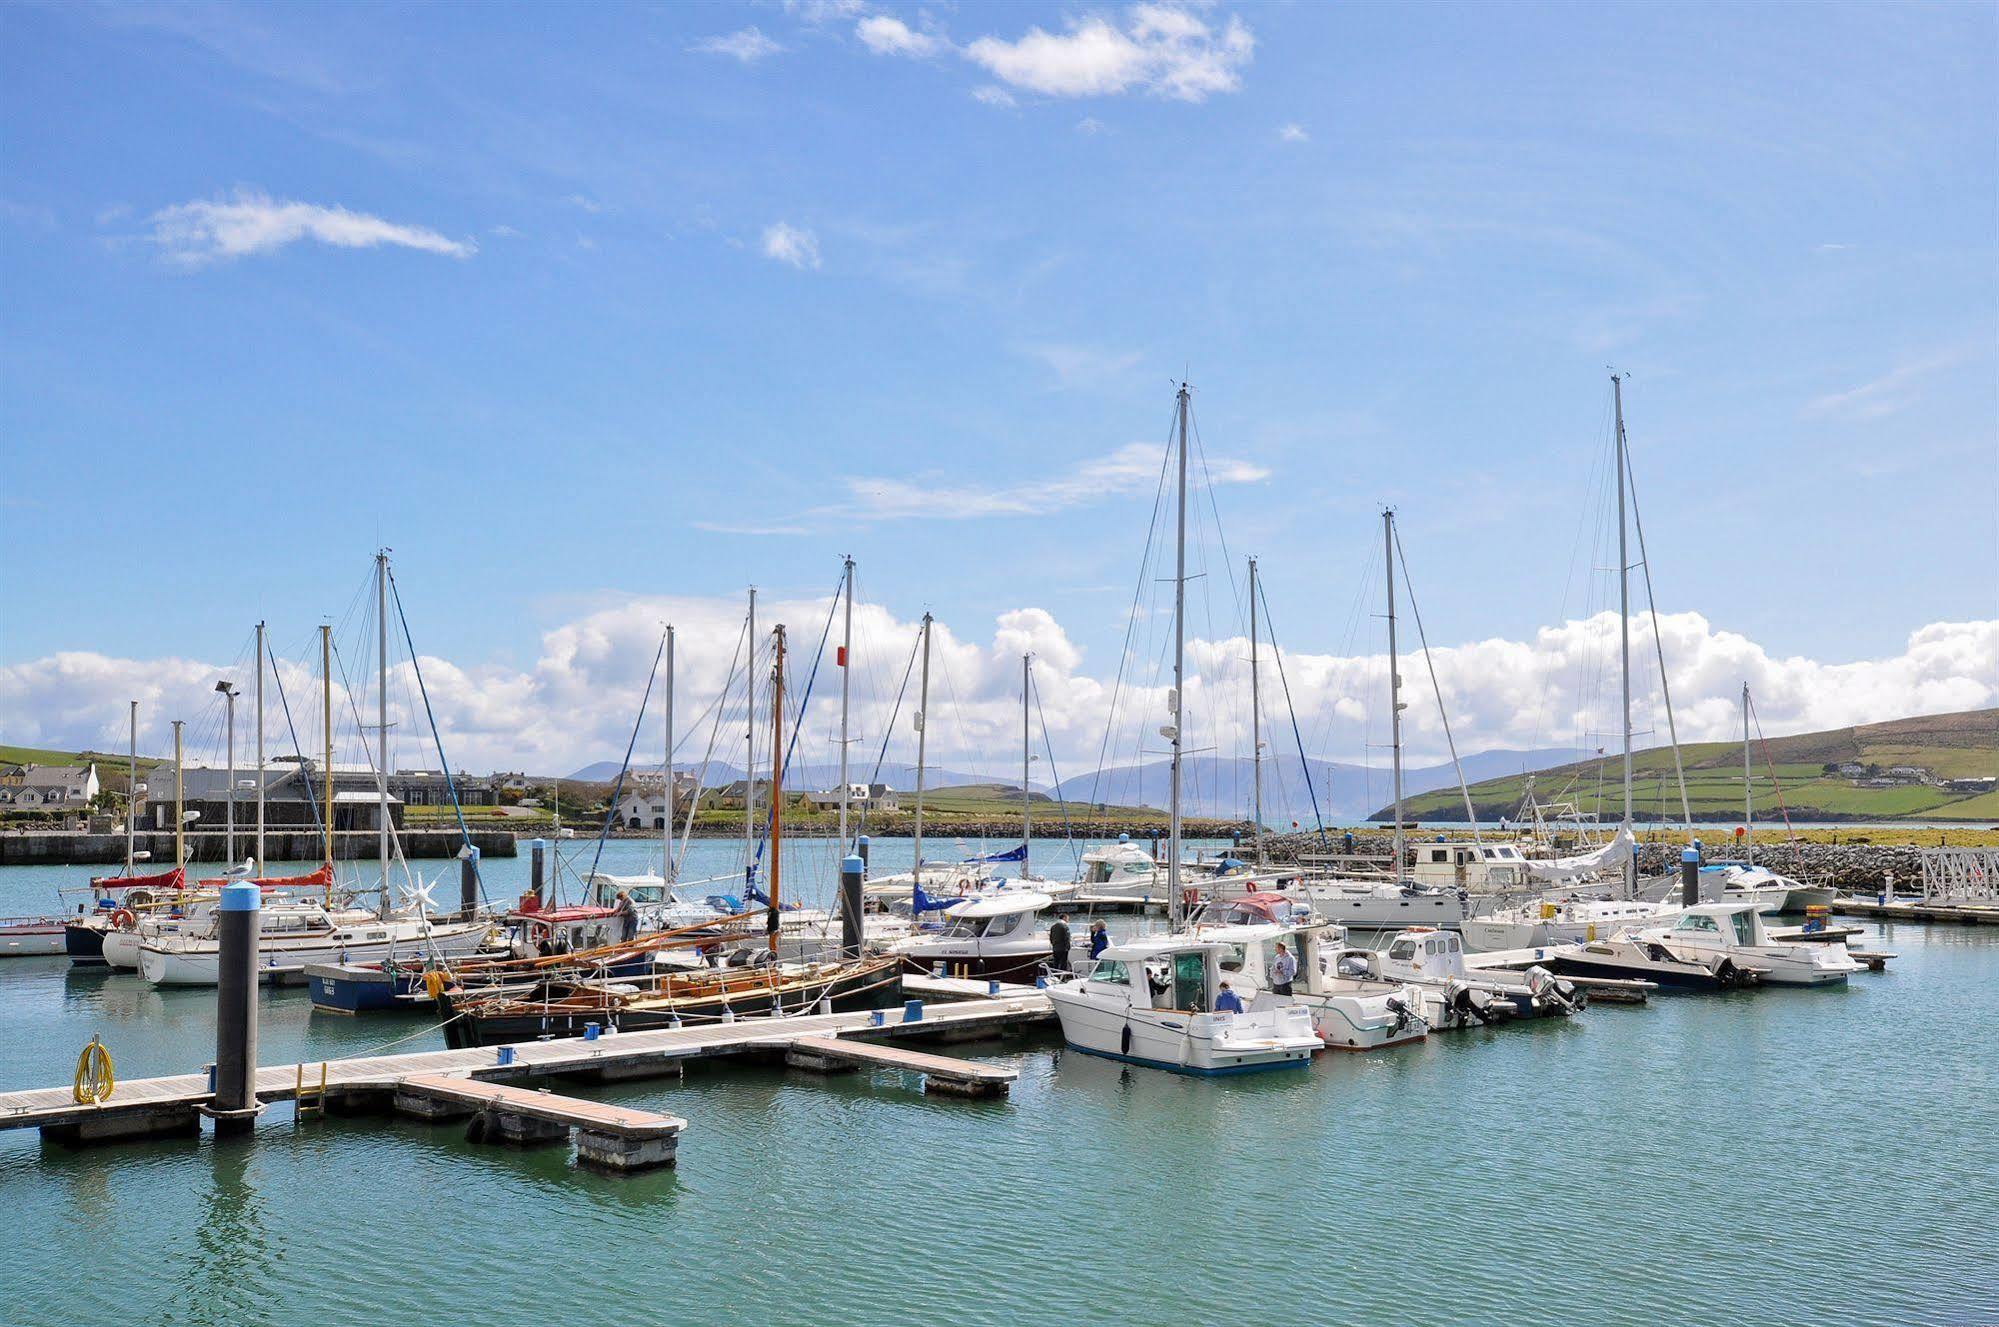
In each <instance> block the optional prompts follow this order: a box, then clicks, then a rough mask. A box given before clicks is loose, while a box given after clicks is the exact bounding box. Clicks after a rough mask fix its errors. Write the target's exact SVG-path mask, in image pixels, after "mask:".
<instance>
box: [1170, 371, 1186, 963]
mask: <svg viewBox="0 0 1999 1327" xmlns="http://www.w3.org/2000/svg"><path fill="white" fill-rule="evenodd" d="M1175 401H1176V403H1177V404H1178V407H1179V415H1180V419H1179V431H1180V446H1179V449H1178V450H1179V453H1180V459H1179V501H1178V506H1177V508H1176V513H1175V522H1176V524H1175V527H1174V530H1175V533H1174V542H1173V692H1172V695H1171V696H1170V697H1169V698H1168V700H1167V706H1166V708H1167V710H1168V711H1169V713H1170V714H1171V716H1172V722H1171V723H1169V724H1168V725H1167V726H1168V729H1169V730H1170V736H1171V738H1172V742H1173V765H1172V772H1171V775H1170V777H1169V778H1168V780H1167V789H1166V823H1167V834H1166V845H1167V846H1166V853H1167V856H1166V894H1167V899H1166V907H1167V910H1168V911H1167V917H1168V920H1169V923H1170V924H1171V926H1172V929H1174V930H1178V929H1180V922H1181V919H1182V917H1183V916H1184V913H1185V909H1183V908H1182V907H1181V906H1180V745H1181V737H1182V735H1183V734H1182V731H1181V730H1182V728H1183V727H1184V725H1183V724H1182V723H1181V721H1180V715H1181V706H1182V695H1181V689H1182V687H1184V686H1185V683H1186V663H1187V621H1186V619H1187V384H1186V383H1184V382H1183V383H1181V384H1180V391H1179V394H1178V396H1177V397H1175Z"/></svg>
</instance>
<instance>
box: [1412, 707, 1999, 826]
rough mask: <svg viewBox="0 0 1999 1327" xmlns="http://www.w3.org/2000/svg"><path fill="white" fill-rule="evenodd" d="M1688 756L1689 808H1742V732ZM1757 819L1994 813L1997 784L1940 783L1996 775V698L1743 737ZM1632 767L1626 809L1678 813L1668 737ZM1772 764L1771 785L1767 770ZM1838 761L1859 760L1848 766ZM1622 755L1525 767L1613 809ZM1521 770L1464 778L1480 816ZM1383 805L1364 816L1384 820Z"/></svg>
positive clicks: (1423, 810) (1541, 788)
mask: <svg viewBox="0 0 1999 1327" xmlns="http://www.w3.org/2000/svg"><path fill="white" fill-rule="evenodd" d="M1680 755H1681V759H1682V760H1683V761H1684V762H1685V764H1686V771H1687V800H1688V801H1689V803H1691V805H1692V807H1693V813H1694V818H1695V819H1696V820H1710V821H1723V822H1726V821H1729V820H1734V819H1739V818H1740V817H1741V815H1742V746H1741V744H1740V743H1738V742H1695V743H1690V744H1688V745H1686V746H1683V747H1681V748H1680ZM1751 760H1752V762H1753V772H1754V775H1755V808H1756V818H1757V820H1758V821H1763V820H1775V819H1780V818H1781V817H1782V815H1783V813H1784V808H1788V809H1789V811H1790V814H1791V817H1792V819H1794V820H1897V819H1913V820H1964V821H1995V822H1999V791H1988V792H1966V791H1954V790H1952V789H1950V788H1947V787H1946V786H1944V785H1945V783H1946V782H1947V781H1948V780H1951V779H1967V778H1979V777H1989V776H1995V775H1999V710H1970V711H1966V712H1963V713H1959V714H1931V715H1924V716H1922V717H1920V718H1914V719H1896V720H1894V721H1892V722H1889V723H1873V724H1867V725H1865V726H1862V727H1859V728H1835V729H1832V730H1830V731H1827V732H1822V733H1800V734H1797V735H1795V736H1791V737H1773V738H1771V739H1770V740H1769V742H1768V743H1767V745H1766V744H1764V743H1761V742H1759V743H1756V744H1755V745H1754V746H1753V747H1752V748H1751ZM1632 764H1633V768H1634V771H1635V774H1634V787H1633V805H1634V811H1633V814H1634V815H1635V816H1636V817H1637V818H1638V819H1640V820H1678V819H1679V818H1680V795H1679V787H1678V784H1677V783H1676V781H1675V779H1674V777H1673V751H1672V748H1671V747H1654V748H1652V749H1650V750H1647V751H1640V752H1638V753H1637V754H1636V755H1634V756H1633V757H1632ZM1773 765H1774V766H1775V770H1776V778H1777V782H1778V783H1779V784H1781V794H1780V791H1779V788H1778V787H1776V786H1773V784H1772V781H1771V768H1772V766H1773ZM1841 765H1849V766H1851V765H1858V766H1860V767H1862V773H1861V774H1860V775H1859V776H1858V777H1856V776H1854V775H1852V774H1850V773H1846V774H1842V773H1840V772H1839V770H1838V767H1839V766H1841ZM1621 766H1622V761H1621V760H1620V758H1619V757H1618V755H1617V754H1616V753H1615V752H1609V753H1606V754H1605V755H1604V756H1603V757H1601V758H1600V759H1591V760H1585V761H1578V762H1577V763H1575V764H1572V765H1562V766H1559V767H1557V768H1554V769H1547V770H1542V771H1541V772H1540V773H1539V774H1536V775H1534V776H1533V786H1534V795H1535V798H1536V799H1537V800H1538V801H1539V802H1540V803H1541V804H1542V805H1543V806H1544V807H1545V806H1547V805H1548V804H1550V803H1553V802H1568V803H1573V804H1574V805H1575V806H1576V808H1577V809H1578V810H1579V811H1581V812H1582V813H1583V814H1584V815H1592V814H1594V815H1596V816H1597V817H1598V818H1600V819H1602V820H1615V819H1617V818H1618V817H1619V816H1620V815H1622V814H1623V805H1624V801H1623V787H1622V779H1623V773H1622V768H1621ZM1897 767H1908V768H1913V769H1919V770H1922V771H1923V772H1924V779H1923V780H1922V781H1915V780H1911V779H1909V778H1908V777H1907V776H1899V777H1895V778H1893V779H1892V780H1891V776H1890V775H1889V771H1890V770H1891V769H1894V768H1897ZM1526 793H1527V777H1526V776H1523V775H1512V776H1509V777H1506V778H1499V779H1487V780H1486V781H1484V782H1482V783H1475V784H1473V785H1472V786H1471V796H1472V806H1473V808H1474V809H1475V810H1476V811H1477V812H1478V815H1479V818H1480V819H1482V820H1483V819H1499V818H1500V817H1512V816H1517V815H1518V814H1519V813H1520V808H1521V805H1522V803H1523V802H1524V801H1525V800H1526ZM1404 814H1405V816H1406V817H1407V818H1409V819H1411V820H1458V819H1462V818H1463V816H1464V802H1463V799H1462V798H1461V797H1460V796H1459V795H1458V792H1457V790H1456V789H1455V788H1453V789H1448V790H1440V791H1437V792H1431V793H1425V794H1423V795H1422V796H1420V797H1412V798H1410V799H1409V800H1408V801H1407V802H1406V803H1405V804H1404ZM1392 817H1393V809H1392V808H1387V807H1384V808H1383V809H1382V810H1380V811H1377V812H1376V813H1375V814H1374V816H1373V817H1372V818H1373V819H1375V820H1386V819H1391V818H1392Z"/></svg>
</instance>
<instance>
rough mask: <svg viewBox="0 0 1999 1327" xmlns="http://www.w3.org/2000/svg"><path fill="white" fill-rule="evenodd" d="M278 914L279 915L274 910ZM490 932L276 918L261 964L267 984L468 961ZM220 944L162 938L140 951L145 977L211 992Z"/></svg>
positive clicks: (332, 918) (464, 925) (380, 921)
mask: <svg viewBox="0 0 1999 1327" xmlns="http://www.w3.org/2000/svg"><path fill="white" fill-rule="evenodd" d="M273 912H274V913H275V912H276V910H273ZM491 930H492V927H491V925H490V924H489V923H487V922H483V921H470V922H432V921H429V920H427V919H425V918H422V917H388V918H382V917H376V916H373V915H368V916H367V917H366V918H365V920H355V919H352V918H349V917H346V916H342V915H339V914H330V913H326V912H320V913H318V914H312V913H305V912H296V913H294V912H285V913H278V914H277V915H276V918H275V922H274V924H272V925H266V926H265V927H263V928H262V929H261V931H260V933H259V936H258V940H257V966H258V971H259V975H260V976H261V977H262V978H263V979H264V980H266V981H269V980H282V979H284V978H288V977H299V976H301V975H302V974H303V973H304V971H305V967H306V965H307V964H309V963H372V962H378V961H385V960H388V959H395V958H403V959H421V958H425V957H428V958H431V959H435V960H438V961H441V962H448V961H450V960H452V959H459V958H469V957H471V956H472V955H473V954H475V953H477V952H479V950H480V949H481V948H483V947H484V945H485V941H486V937H487V935H488V934H489V933H490V932H491ZM220 953H221V941H220V938H219V937H218V936H217V935H216V934H215V933H214V931H213V929H212V927H211V928H210V930H209V931H208V932H206V933H204V934H200V935H195V934H181V935H174V936H162V937H158V938H156V939H153V940H148V941H146V942H145V943H143V944H142V945H141V946H140V947H139V972H140V974H141V975H143V976H144V977H145V979H146V980H147V981H149V982H151V983H152V984H153V985H155V986H213V985H215V983H216V974H217V970H218V967H219V963H220Z"/></svg>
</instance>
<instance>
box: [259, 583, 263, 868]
mask: <svg viewBox="0 0 1999 1327" xmlns="http://www.w3.org/2000/svg"><path fill="white" fill-rule="evenodd" d="M263 873H264V624H263V623H262V622H259V623H258V624H257V874H258V875H262V874H263Z"/></svg>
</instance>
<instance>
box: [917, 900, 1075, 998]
mask: <svg viewBox="0 0 1999 1327" xmlns="http://www.w3.org/2000/svg"><path fill="white" fill-rule="evenodd" d="M1053 902H1054V900H1052V899H1051V898H1049V897H1048V895H1046V894H1042V893H1038V892H1035V891H1032V890H995V891H993V892H991V893H988V894H980V895H977V896H975V897H972V898H968V899H965V900H964V901H962V902H958V903H953V904H951V905H950V906H949V907H947V908H945V909H944V912H943V917H944V924H943V927H942V929H940V930H936V931H919V932H916V933H915V934H912V935H910V936H909V937H907V938H906V939H904V940H902V941H900V942H898V943H896V944H895V945H894V946H892V949H893V952H895V953H898V954H900V955H902V959H903V970H904V971H905V972H918V973H933V972H934V973H939V974H940V975H942V976H945V977H966V978H971V979H974V980H981V981H1005V982H1015V983H1019V984H1023V985H1024V984H1027V983H1030V982H1032V981H1034V979H1035V978H1037V977H1041V976H1045V975H1046V974H1047V972H1048V965H1049V962H1050V959H1051V956H1052V950H1051V948H1050V945H1049V941H1048V931H1047V928H1045V927H1037V926H1036V925H1035V922H1036V920H1037V919H1038V918H1039V916H1040V914H1041V913H1043V912H1045V911H1047V909H1048V907H1049V905H1050V904H1051V903H1053Z"/></svg>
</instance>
